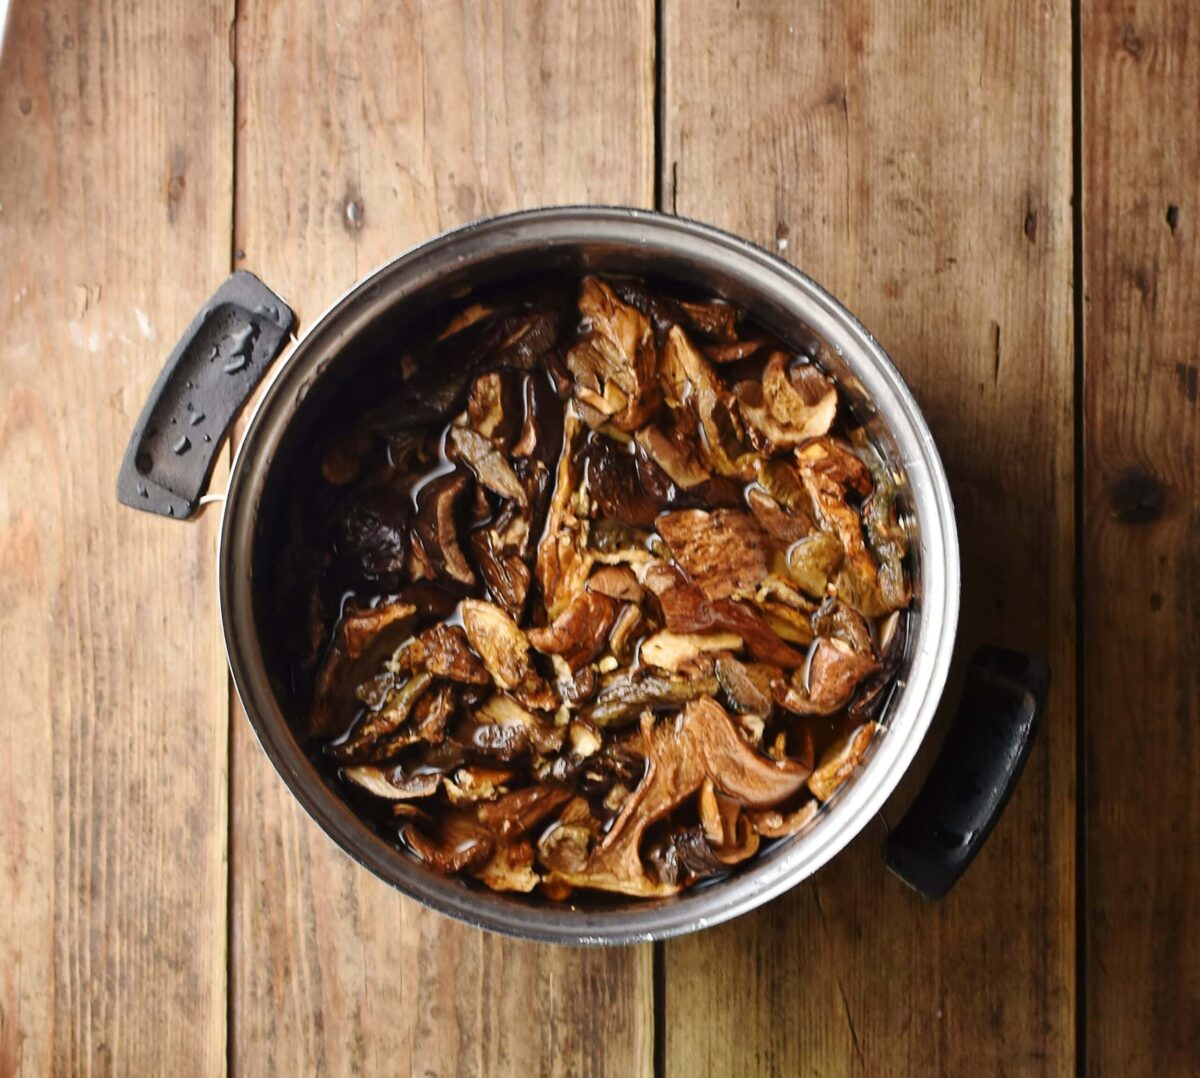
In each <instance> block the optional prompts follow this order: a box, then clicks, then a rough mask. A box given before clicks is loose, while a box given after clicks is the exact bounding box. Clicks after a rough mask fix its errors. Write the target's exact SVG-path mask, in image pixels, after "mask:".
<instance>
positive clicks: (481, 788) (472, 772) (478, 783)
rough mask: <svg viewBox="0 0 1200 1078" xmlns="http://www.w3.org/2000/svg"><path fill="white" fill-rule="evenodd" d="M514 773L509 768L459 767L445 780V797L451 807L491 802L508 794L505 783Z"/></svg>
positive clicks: (475, 765) (474, 765) (473, 765)
mask: <svg viewBox="0 0 1200 1078" xmlns="http://www.w3.org/2000/svg"><path fill="white" fill-rule="evenodd" d="M514 774H515V772H514V771H513V770H511V769H510V768H499V767H483V766H481V765H478V764H471V765H468V766H467V767H460V768H459V769H458V770H457V771H455V772H454V774H453V775H451V776H447V777H446V780H445V788H446V796H447V798H448V799H449V801H450V804H452V805H464V804H474V803H475V802H478V801H491V800H492V799H493V798H496V797H499V796H500V795H501V794H503V793H507V792H508V787H507V786H506V783H508V782H510V781H511V780H512V778H513V776H514Z"/></svg>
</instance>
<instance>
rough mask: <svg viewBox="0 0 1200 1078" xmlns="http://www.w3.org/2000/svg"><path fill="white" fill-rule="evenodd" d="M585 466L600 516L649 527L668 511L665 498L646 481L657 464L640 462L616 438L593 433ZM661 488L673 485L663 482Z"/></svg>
mask: <svg viewBox="0 0 1200 1078" xmlns="http://www.w3.org/2000/svg"><path fill="white" fill-rule="evenodd" d="M582 465H583V468H584V475H585V476H586V482H587V489H588V494H589V497H590V498H591V500H592V501H593V502H594V503H595V506H596V510H597V513H598V515H599V516H600V517H602V518H604V519H607V520H615V521H616V522H617V523H619V524H628V525H631V526H632V527H635V528H648V527H650V525H652V524H653V523H654V520H655V518H656V517H657V516H658V514H659V513H660V512H661V511H662V510H663V509H665V508H666V499H665V497H660V496H658V495H659V491H656V489H655V485H654V484H651V483H647V482H646V476H645V474H644V473H645V472H647V471H648V470H649V469H651V468H653V467H654V465H653V464H652V463H651V462H648V461H642V462H639V461H638V459H637V458H636V457H635V456H633V455H632V454H630V453H628V452H626V451H625V449H624V448H623V447H621V446H619V445H618V444H617V443H616V442H615V441H614V440H613V439H612V438H605V437H604V436H603V435H600V434H593V435H592V436H591V437H590V438H589V439H588V443H587V446H586V447H585V448H584V451H583V454H582ZM658 478H659V479H660V480H662V477H661V476H660V477H658ZM657 486H659V487H662V486H666V487H667V488H668V489H669V487H670V483H669V481H665V482H662V481H660V483H659V484H657Z"/></svg>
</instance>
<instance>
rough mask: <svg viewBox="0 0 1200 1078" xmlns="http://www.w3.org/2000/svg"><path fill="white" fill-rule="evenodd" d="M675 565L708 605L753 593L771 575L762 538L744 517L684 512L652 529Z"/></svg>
mask: <svg viewBox="0 0 1200 1078" xmlns="http://www.w3.org/2000/svg"><path fill="white" fill-rule="evenodd" d="M655 526H656V527H657V529H658V533H659V535H661V536H662V537H663V539H664V540H665V541H666V544H667V546H668V547H669V548H670V550H671V555H672V557H674V559H675V561H676V562H677V563H678V564H679V566H680V567H681V568H682V569H683V571H684V572H685V573H687V575H688V577H689V579H690V580H691V581H692V583H694V584H696V585H697V586H698V587H699V588H700V589H701V590H702V591H703V592H704V594H705V595H706V596H707V597H708V598H709V599H726V598H728V597H729V596H731V595H733V594H734V593H735V592H743V591H746V590H747V589H749V590H753V588H754V587H755V585H757V584H758V583H759V582H760V581H761V580H762V579H763V578H764V577H765V576H766V575H767V573H768V572H769V571H770V566H769V561H768V559H769V555H770V546H769V543H768V541H767V536H766V533H765V532H764V531H763V530H762V529H761V528H760V527H759V526H758V524H757V523H755V520H754V518H753V517H752V516H750V515H749V514H748V513H739V512H736V511H735V510H731V509H717V510H715V511H714V512H711V513H706V512H704V511H703V510H702V509H682V510H679V511H677V512H674V513H666V514H664V515H663V516H661V517H659V519H658V521H657V523H656V525H655Z"/></svg>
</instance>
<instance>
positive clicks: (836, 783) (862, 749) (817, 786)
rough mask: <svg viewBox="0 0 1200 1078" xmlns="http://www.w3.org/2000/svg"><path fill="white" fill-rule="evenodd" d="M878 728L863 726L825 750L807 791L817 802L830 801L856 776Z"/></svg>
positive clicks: (811, 776) (869, 723)
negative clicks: (839, 788)
mask: <svg viewBox="0 0 1200 1078" xmlns="http://www.w3.org/2000/svg"><path fill="white" fill-rule="evenodd" d="M878 728H879V727H878V726H877V725H876V724H875V723H873V722H868V723H864V724H863V725H862V726H860V727H858V729H857V730H854V731H852V732H851V733H849V734H847V735H846V736H845V737H843V738H841V739H839V740H838V741H837V742H835V743H834V744H833V745H831V746H830V747H829V748H828V749H826V750H825V752H824V754H823V755H822V756H821V760H820V762H819V763H818V764H817V768H816V770H815V771H814V772H813V773H812V775H810V776H809V779H808V788H809V789H810V790H811V791H812V793H813V796H814V797H815V798H816V799H817V800H818V801H828V800H829V799H830V798H831V797H832V796H833V795H834V794H835V793H836V792H837V790H838V787H840V786H841V785H842V783H844V782H845V781H846V780H847V779H848V778H849V777H850V776H851V775H852V774H853V773H854V769H855V768H856V767H858V765H859V764H860V763H862V759H863V757H864V756H865V755H866V753H867V749H868V748H869V747H870V744H871V740H872V739H873V738H874V736H875V731H876V730H877V729H878Z"/></svg>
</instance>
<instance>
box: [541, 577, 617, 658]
mask: <svg viewBox="0 0 1200 1078" xmlns="http://www.w3.org/2000/svg"><path fill="white" fill-rule="evenodd" d="M617 610H618V607H617V603H616V600H615V599H610V598H609V597H608V596H607V595H601V594H600V593H599V592H594V591H583V592H580V593H579V594H578V595H576V596H575V597H574V598H573V599H572V600H571V601H570V603H569V604H567V607H566V609H565V610H563V612H562V613H561V614H559V615H558V617H557V618H555V619H554V621H553V622H552V623H551V624H550V625H547V626H545V627H544V628H541V629H530V630H529V642H530V643H531V644H532V645H533V646H534V647H535V648H537V650H538V651H540V652H543V653H544V654H546V655H561V656H562V657H563V658H564V659H565V660H566V662H567V665H568V666H570V668H571V670H572V671H576V670H578V669H579V668H580V667H582V666H584V665H586V664H587V663H589V662H591V661H592V659H594V658H595V657H596V656H597V655H598V654H599V653H600V650H601V649H602V648H603V647H604V644H605V641H606V640H607V639H608V631H609V629H611V628H612V624H613V622H614V621H615V620H616V617H617Z"/></svg>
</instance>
